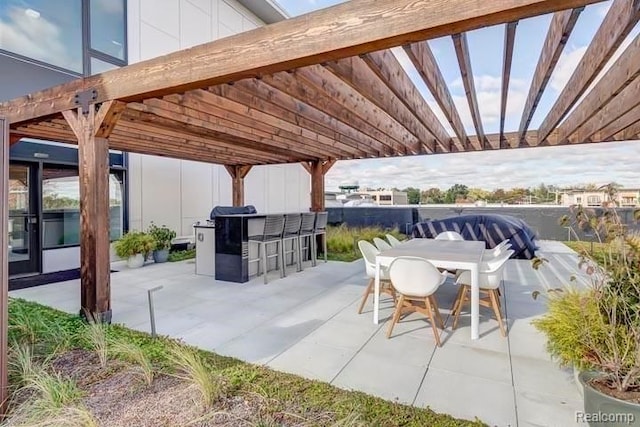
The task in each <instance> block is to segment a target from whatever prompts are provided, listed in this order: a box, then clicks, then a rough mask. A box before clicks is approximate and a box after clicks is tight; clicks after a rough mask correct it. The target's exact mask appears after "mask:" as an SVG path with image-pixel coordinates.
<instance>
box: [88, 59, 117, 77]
mask: <svg viewBox="0 0 640 427" xmlns="http://www.w3.org/2000/svg"><path fill="white" fill-rule="evenodd" d="M115 68H118V66H117V65H115V64H111V63H109V62H105V61H101V60H99V59H98V58H91V75H94V74H100V73H104V72H105V71H109V70H113V69H115Z"/></svg>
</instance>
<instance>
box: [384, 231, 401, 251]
mask: <svg viewBox="0 0 640 427" xmlns="http://www.w3.org/2000/svg"><path fill="white" fill-rule="evenodd" d="M386 237H387V240H388V241H389V244H390V245H391V247H394V248H395V247H396V246H399V245H401V244H402V242H401V241H400V240H398V239H396V237H395V236H394V235H393V234H387V236H386Z"/></svg>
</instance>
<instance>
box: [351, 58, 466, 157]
mask: <svg viewBox="0 0 640 427" xmlns="http://www.w3.org/2000/svg"><path fill="white" fill-rule="evenodd" d="M362 59H363V60H364V62H366V63H367V65H368V66H369V68H371V70H372V71H373V72H374V73H376V74H377V75H378V76H379V77H380V79H381V80H382V81H383V82H384V84H386V85H387V87H388V88H389V89H390V90H391V91H392V92H393V93H395V95H396V97H397V99H398V100H399V101H400V102H402V103H404V105H405V106H406V107H407V108H408V109H409V111H411V112H412V113H413V115H414V116H415V117H416V118H417V119H418V120H419V121H420V122H421V123H422V124H423V125H424V127H426V128H427V129H428V130H429V132H431V133H432V134H433V136H434V138H435V139H436V141H437V142H438V145H437V146H436V148H437V147H440V150H441V151H443V152H450V151H455V148H454V147H452V146H451V136H450V135H449V133H448V132H447V130H446V129H445V127H444V126H443V125H442V123H440V120H438V118H437V117H436V115H435V113H434V112H433V110H432V109H431V107H429V104H428V103H427V101H425V99H424V97H423V96H422V95H421V94H420V92H419V91H418V88H416V86H415V84H414V83H413V82H412V81H411V78H410V77H409V75H408V74H407V72H406V71H405V69H404V68H402V65H401V64H400V61H398V59H397V58H396V56H395V55H394V54H393V52H392V51H391V50H389V49H386V50H383V51H379V52H372V53H368V54H366V55H363V56H362ZM436 151H439V150H436Z"/></svg>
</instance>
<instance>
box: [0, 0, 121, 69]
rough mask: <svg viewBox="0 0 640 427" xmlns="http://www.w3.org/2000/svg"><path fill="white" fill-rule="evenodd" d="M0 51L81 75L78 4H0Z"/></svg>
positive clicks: (39, 0)
mask: <svg viewBox="0 0 640 427" xmlns="http://www.w3.org/2000/svg"><path fill="white" fill-rule="evenodd" d="M105 1H107V2H108V1H109V0H105ZM0 49H3V50H6V51H9V52H13V53H16V54H19V55H22V56H25V57H28V58H32V59H35V60H38V61H42V62H46V63H48V64H51V65H55V66H58V67H61V68H65V69H68V70H71V71H75V72H77V73H82V2H81V0H2V1H0Z"/></svg>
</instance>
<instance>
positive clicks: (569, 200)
mask: <svg viewBox="0 0 640 427" xmlns="http://www.w3.org/2000/svg"><path fill="white" fill-rule="evenodd" d="M610 202H612V200H609V195H608V194H607V192H606V191H605V190H568V191H566V192H564V193H563V194H562V205H563V206H571V205H582V206H587V207H601V206H604V205H607V204H608V203H610ZM613 202H615V203H616V204H617V206H620V207H638V206H640V189H637V188H623V189H619V190H618V191H617V194H616V196H615V200H613Z"/></svg>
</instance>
